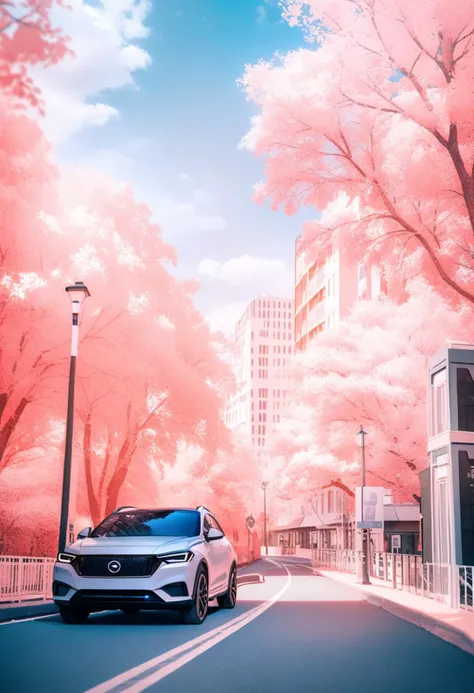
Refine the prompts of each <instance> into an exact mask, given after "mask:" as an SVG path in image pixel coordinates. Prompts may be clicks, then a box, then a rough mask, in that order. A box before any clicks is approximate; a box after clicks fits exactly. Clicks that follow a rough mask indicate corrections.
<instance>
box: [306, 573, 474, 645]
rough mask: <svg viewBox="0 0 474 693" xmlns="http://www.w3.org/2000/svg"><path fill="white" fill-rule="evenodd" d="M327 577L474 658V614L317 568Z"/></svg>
mask: <svg viewBox="0 0 474 693" xmlns="http://www.w3.org/2000/svg"><path fill="white" fill-rule="evenodd" d="M314 571H315V572H316V573H318V574H319V575H322V576H323V577H326V578H328V579H330V580H334V581H335V582H338V583H339V584H341V585H344V586H345V587H347V588H349V589H351V590H352V591H353V592H355V593H356V594H357V596H359V597H362V598H363V599H365V600H366V601H368V602H369V604H373V605H374V606H378V607H379V608H381V609H384V611H388V612H389V613H391V614H393V615H394V616H398V617H399V618H401V619H403V620H404V621H409V622H410V623H413V624H414V625H415V626H418V627H419V628H424V630H427V631H428V632H429V633H432V634H433V635H436V636H437V637H438V638H441V639H442V640H446V641H447V642H450V643H451V644H453V645H455V646H456V647H459V648H461V649H462V650H465V651H466V652H469V653H470V654H472V655H474V612H473V611H466V610H465V609H461V610H460V611H455V610H454V609H450V608H449V607H447V606H445V605H444V604H440V603H439V602H435V601H434V600H433V599H428V598H426V597H421V596H420V595H416V594H412V593H410V592H403V591H401V590H394V589H392V587H390V586H388V585H387V584H386V583H385V582H384V581H383V580H378V579H377V578H373V577H371V578H370V580H371V582H372V584H371V585H361V584H360V583H358V582H357V577H356V576H355V575H354V574H352V573H341V572H338V571H336V570H327V569H325V568H314Z"/></svg>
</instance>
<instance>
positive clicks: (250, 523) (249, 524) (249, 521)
mask: <svg viewBox="0 0 474 693" xmlns="http://www.w3.org/2000/svg"><path fill="white" fill-rule="evenodd" d="M245 522H246V525H247V563H250V532H251V531H252V529H253V528H254V525H255V519H254V516H253V515H252V514H250V515H249V516H248V517H247V519H246V520H245Z"/></svg>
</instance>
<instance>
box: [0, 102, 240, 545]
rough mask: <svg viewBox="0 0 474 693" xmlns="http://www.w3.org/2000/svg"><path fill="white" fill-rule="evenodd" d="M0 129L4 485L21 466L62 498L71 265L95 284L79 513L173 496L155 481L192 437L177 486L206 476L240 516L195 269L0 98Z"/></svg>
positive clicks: (211, 489) (78, 455)
mask: <svg viewBox="0 0 474 693" xmlns="http://www.w3.org/2000/svg"><path fill="white" fill-rule="evenodd" d="M0 127H1V131H2V133H5V134H6V135H7V136H6V137H2V138H0V158H1V161H2V163H3V165H2V167H1V168H0V195H1V200H0V202H1V204H2V220H1V226H0V320H1V330H0V350H1V355H2V358H1V360H0V472H1V471H2V470H3V473H2V476H1V479H2V485H3V484H4V488H9V489H10V491H12V492H13V490H14V489H15V487H16V485H15V483H13V481H12V480H13V479H14V478H16V475H17V474H19V473H21V470H22V469H28V470H29V476H30V480H31V482H32V484H33V486H34V487H35V488H36V492H37V503H38V515H41V514H42V513H43V514H44V511H45V508H44V500H45V498H46V497H48V498H56V503H59V499H58V498H57V495H56V494H57V490H58V487H59V481H60V470H61V462H62V450H63V441H64V418H65V408H66V394H67V377H68V360H69V343H70V329H71V328H70V312H69V305H68V299H67V296H66V293H65V291H64V287H65V286H66V285H67V284H68V283H70V282H73V281H75V280H77V279H79V278H80V279H81V280H83V281H84V282H85V283H86V284H87V285H88V287H89V289H90V291H91V294H92V295H91V298H89V299H87V301H86V303H85V305H84V311H83V314H82V316H81V323H80V345H79V358H78V368H77V386H76V421H75V448H74V460H75V463H76V464H77V465H78V466H79V469H80V470H81V471H80V474H81V478H80V480H81V483H80V488H81V490H82V492H81V495H80V498H79V509H80V512H82V513H83V514H84V515H88V516H90V517H91V518H92V520H93V522H94V523H96V522H98V521H99V520H100V519H101V518H102V517H103V516H104V515H105V514H106V513H108V512H110V511H111V510H113V509H114V508H115V507H117V505H119V504H120V502H125V503H136V504H143V503H146V504H153V505H160V504H163V503H173V502H175V501H174V500H173V498H174V491H173V487H172V485H170V484H168V485H164V484H163V479H164V478H165V477H166V475H167V474H168V475H169V474H170V472H169V470H170V468H171V467H172V466H173V465H175V464H178V465H179V460H180V451H181V450H182V448H183V446H193V447H194V448H195V449H196V450H198V452H199V457H198V459H197V460H196V463H195V465H194V466H191V467H189V468H188V470H187V476H186V478H185V482H184V485H185V487H186V488H188V489H192V487H193V485H194V483H196V487H197V488H199V489H200V488H201V486H200V484H199V480H202V482H203V487H202V488H203V489H204V488H205V489H206V490H207V495H206V498H209V500H210V501H211V500H212V499H214V501H216V502H217V499H218V498H219V499H220V500H219V504H218V505H219V507H221V508H222V510H223V511H224V510H225V509H227V511H228V517H229V521H232V522H233V521H234V518H235V517H236V516H239V517H240V518H241V519H242V517H243V516H244V509H243V505H242V501H241V498H243V497H245V492H244V489H245V484H246V483H247V482H246V480H245V478H244V477H245V475H244V474H243V473H240V472H238V471H237V469H238V468H237V466H236V467H235V472H234V471H232V470H233V465H238V459H239V458H238V455H237V454H234V453H233V452H232V441H231V439H230V435H229V432H228V430H227V428H226V427H225V425H224V423H223V421H222V418H221V409H222V406H223V392H224V390H225V388H226V387H227V384H228V382H230V373H229V370H228V367H227V366H226V365H225V363H224V362H223V360H222V359H221V357H220V356H219V354H218V351H217V348H216V341H217V340H216V338H215V336H213V335H211V333H210V332H209V329H208V327H207V325H206V323H205V321H204V319H203V317H202V315H200V313H199V312H198V311H197V310H196V308H195V307H194V304H193V294H194V292H195V288H196V286H195V283H194V282H179V281H177V280H176V279H175V278H174V276H173V274H172V273H171V272H170V270H169V265H170V263H174V262H175V261H176V255H175V251H174V249H173V248H171V247H170V246H169V245H167V244H166V243H165V242H164V241H163V239H162V236H161V233H160V228H159V227H158V226H157V225H156V224H155V223H154V222H153V221H152V219H151V212H150V210H149V209H148V208H147V207H146V206H145V205H143V204H141V203H139V202H137V201H136V200H135V198H134V195H133V191H132V189H131V188H130V187H124V186H122V185H116V184H114V183H112V182H110V181H109V180H107V179H105V178H103V177H98V176H96V175H94V174H93V172H90V171H63V172H61V173H60V172H59V171H58V170H56V169H55V168H54V167H52V166H51V164H50V161H49V150H48V146H47V145H46V143H45V142H44V140H43V138H42V135H41V132H40V130H39V128H38V127H37V126H35V125H33V124H32V123H31V122H30V121H29V120H28V119H27V118H25V117H23V116H21V115H18V114H15V113H14V112H12V111H9V112H8V111H7V110H6V109H2V110H0ZM40 468H41V470H44V469H48V470H49V472H48V473H49V476H48V478H49V481H48V484H49V485H48V484H46V485H45V481H44V479H43V480H40V479H41V474H40ZM12 475H13V476H12ZM27 476H28V475H27ZM195 479H196V480H197V481H196V482H195ZM41 489H42V492H41ZM239 489H240V490H239ZM31 490H32V489H31ZM240 491H242V493H240ZM25 494H26V490H25ZM188 495H189V501H191V500H192V501H193V502H195V503H196V504H197V502H202V499H199V498H198V496H199V495H200V494H197V493H194V494H192V493H189V494H188ZM26 497H27V495H25V501H26ZM49 507H50V506H49V504H48V508H49ZM49 511H50V510H48V512H49ZM56 511H57V513H58V512H59V506H58V507H57V508H56ZM53 543H54V542H53Z"/></svg>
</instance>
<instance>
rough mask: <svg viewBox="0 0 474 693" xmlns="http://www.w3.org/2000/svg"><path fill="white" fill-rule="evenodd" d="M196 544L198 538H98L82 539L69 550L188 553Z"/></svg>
mask: <svg viewBox="0 0 474 693" xmlns="http://www.w3.org/2000/svg"><path fill="white" fill-rule="evenodd" d="M195 543H196V537H191V538H189V537H97V538H94V539H91V538H88V539H80V540H78V541H76V542H74V544H71V546H70V547H69V550H70V551H72V552H73V553H76V554H83V555H84V554H88V555H94V554H95V555H103V554H107V555H109V554H110V555H122V556H128V555H142V554H150V553H165V552H168V551H170V552H171V551H187V550H188V549H189V548H190V546H191V545H192V544H195Z"/></svg>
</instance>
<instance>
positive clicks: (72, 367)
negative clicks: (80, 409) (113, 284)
mask: <svg viewBox="0 0 474 693" xmlns="http://www.w3.org/2000/svg"><path fill="white" fill-rule="evenodd" d="M66 291H67V293H68V296H69V298H70V301H71V312H72V339H71V360H70V363H69V386H68V396H67V419H66V446H65V450H64V469H63V489H62V496H61V520H60V524H59V551H64V549H65V548H66V546H68V544H69V542H68V530H69V503H70V498H71V467H72V434H73V425H74V385H75V380H76V356H77V347H78V342H79V313H80V312H81V307H82V304H83V303H84V301H85V299H86V298H87V297H88V296H90V293H89V290H88V288H87V286H86V285H85V284H84V283H83V282H76V283H75V284H72V285H70V286H66Z"/></svg>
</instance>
